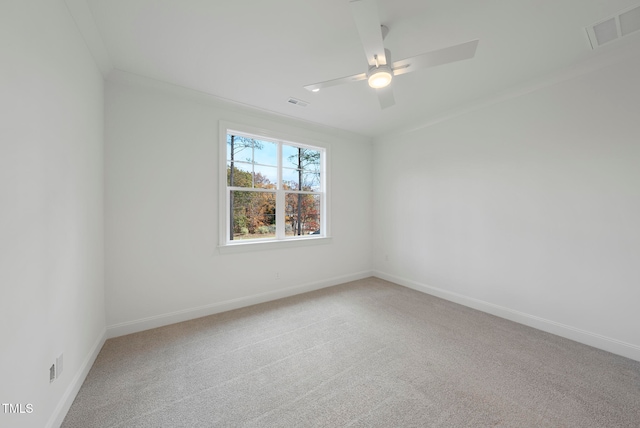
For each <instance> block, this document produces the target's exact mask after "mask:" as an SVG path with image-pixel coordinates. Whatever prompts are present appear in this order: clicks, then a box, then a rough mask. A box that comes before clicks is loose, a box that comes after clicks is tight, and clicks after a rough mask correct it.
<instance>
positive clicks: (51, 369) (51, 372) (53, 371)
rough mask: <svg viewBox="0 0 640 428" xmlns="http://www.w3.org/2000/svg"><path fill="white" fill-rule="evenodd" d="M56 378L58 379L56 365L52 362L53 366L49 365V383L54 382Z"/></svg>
mask: <svg viewBox="0 0 640 428" xmlns="http://www.w3.org/2000/svg"><path fill="white" fill-rule="evenodd" d="M54 380H56V365H55V364H51V367H49V383H51V382H53V381H54Z"/></svg>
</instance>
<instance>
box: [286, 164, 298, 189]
mask: <svg viewBox="0 0 640 428" xmlns="http://www.w3.org/2000/svg"><path fill="white" fill-rule="evenodd" d="M299 182H300V171H298V170H297V169H290V168H283V169H282V183H283V185H284V189H285V190H287V189H289V190H302V189H301V188H298V183H299Z"/></svg>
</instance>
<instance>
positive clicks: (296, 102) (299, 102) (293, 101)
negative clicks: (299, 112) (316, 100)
mask: <svg viewBox="0 0 640 428" xmlns="http://www.w3.org/2000/svg"><path fill="white" fill-rule="evenodd" d="M287 102H288V103H290V104H294V105H297V106H300V107H306V106H308V105H309V103H308V102H306V101H302V100H299V99H297V98H289V100H288V101H287Z"/></svg>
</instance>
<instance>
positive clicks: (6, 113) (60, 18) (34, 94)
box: [0, 0, 105, 427]
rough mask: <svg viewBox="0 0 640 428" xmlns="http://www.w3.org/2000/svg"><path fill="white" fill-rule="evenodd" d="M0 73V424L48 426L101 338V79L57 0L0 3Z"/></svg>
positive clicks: (70, 395)
mask: <svg viewBox="0 0 640 428" xmlns="http://www.w3.org/2000/svg"><path fill="white" fill-rule="evenodd" d="M0 63H1V65H0V125H1V126H0V402H1V403H7V404H9V403H10V404H22V405H23V406H24V405H26V404H31V405H32V409H33V412H32V413H30V414H17V415H16V414H5V412H4V407H2V408H0V426H3V427H8V426H11V427H44V426H54V425H57V424H58V423H59V422H61V420H60V419H59V417H63V416H64V414H65V413H66V410H67V408H68V406H69V405H70V404H71V401H70V400H72V399H73V397H74V396H75V391H76V390H77V388H79V386H80V385H79V383H78V380H79V381H80V382H82V380H84V376H83V373H84V371H85V369H87V368H88V367H87V364H88V365H90V363H91V358H92V356H93V355H95V352H96V350H97V349H99V347H100V345H101V343H102V342H101V340H104V339H103V338H104V336H105V311H104V288H103V276H104V274H103V205H102V200H103V154H102V149H103V105H104V103H103V79H102V76H101V74H100V73H99V71H98V69H97V67H96V65H95V63H94V61H93V59H92V58H91V56H90V54H89V52H88V51H87V49H86V46H85V44H84V42H83V41H82V38H81V37H80V35H79V34H78V32H77V29H76V27H75V24H74V23H73V21H72V19H71V18H70V16H69V14H68V12H67V9H66V7H65V6H64V2H62V1H58V0H56V1H42V0H4V1H2V2H1V3H0ZM61 353H64V371H63V372H62V374H61V376H60V377H59V378H58V379H57V380H55V381H54V382H53V383H51V384H50V383H49V370H48V369H49V367H50V366H51V364H53V363H54V362H55V359H56V357H57V356H59V355H60V354H61ZM23 409H24V407H23Z"/></svg>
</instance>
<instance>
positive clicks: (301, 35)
mask: <svg viewBox="0 0 640 428" xmlns="http://www.w3.org/2000/svg"><path fill="white" fill-rule="evenodd" d="M66 1H67V4H68V5H69V6H70V9H74V6H73V3H76V5H77V4H78V2H79V1H84V0H66ZM377 1H378V9H379V13H380V18H381V21H382V23H383V24H385V25H387V26H388V27H389V29H390V32H389V34H388V36H387V38H386V39H385V46H386V48H388V49H389V50H390V51H391V54H392V57H393V60H394V61H395V60H400V59H403V58H406V57H409V56H414V55H418V54H421V53H423V52H427V51H431V50H435V49H440V48H444V47H447V46H450V45H454V44H458V43H462V42H466V41H470V40H474V39H479V40H480V44H479V46H478V50H477V52H476V56H475V58H474V59H471V60H465V61H461V62H457V63H452V64H447V65H444V66H440V67H436V68H431V69H425V70H420V71H416V72H414V73H409V74H405V75H402V76H397V77H396V78H395V79H394V81H393V90H394V93H395V100H396V105H395V106H393V107H390V108H388V109H385V110H381V109H380V107H379V104H378V100H377V97H376V94H375V92H374V90H373V89H371V88H369V87H368V86H367V83H366V81H360V82H356V83H351V84H347V85H341V86H335V87H331V88H326V89H323V90H322V91H320V92H318V93H311V92H309V91H307V90H305V89H304V88H303V86H304V85H307V84H311V83H316V82H320V81H324V80H330V79H334V78H338V77H343V76H348V75H352V74H357V73H362V72H365V71H366V69H367V60H366V58H365V55H364V51H363V48H362V45H361V43H360V40H359V37H358V32H357V30H356V27H355V24H354V22H353V18H352V16H351V13H350V9H349V5H348V0H268V1H266V0H235V1H231V0H86V2H87V4H88V6H89V9H88V10H90V12H91V13H90V14H87V15H88V16H89V17H90V16H93V22H92V23H91V25H93V27H94V29H95V28H97V33H98V34H99V36H100V37H98V38H97V39H98V40H99V39H100V38H101V39H102V43H103V45H104V47H105V48H106V55H108V59H109V61H110V63H111V64H112V66H113V68H115V69H116V70H120V71H125V72H129V73H134V74H137V75H142V76H146V77H150V78H153V79H157V80H160V81H164V82H168V83H171V84H175V85H180V86H184V87H187V88H190V89H194V90H197V91H201V92H204V93H207V94H211V95H214V96H217V97H220V98H223V99H228V100H232V101H235V102H239V103H242V104H247V105H250V106H254V107H257V108H260V109H264V110H268V111H272V112H276V113H278V114H283V115H287V116H291V117H295V118H299V119H303V120H308V121H311V122H315V123H319V124H323V125H327V126H330V127H334V128H340V129H345V130H349V131H352V132H356V133H359V134H362V135H366V136H377V135H381V134H386V133H389V132H391V131H393V130H397V129H401V128H406V127H411V126H417V125H419V124H420V123H424V122H429V121H430V120H433V119H434V118H437V117H439V116H442V115H443V114H446V113H447V112H451V111H455V110H456V109H461V108H465V106H468V105H470V104H473V103H477V102H478V101H479V100H483V99H487V98H489V97H491V96H493V94H504V93H505V92H507V91H510V90H517V89H518V88H521V87H523V86H524V85H527V84H528V82H531V81H534V80H536V79H538V80H539V79H542V78H547V77H549V76H553V75H554V74H557V73H561V72H562V71H563V70H566V69H568V68H570V67H573V66H576V64H579V63H581V62H584V61H588V60H593V58H595V57H598V56H601V55H603V53H606V52H607V51H611V50H613V49H617V48H619V47H621V46H627V47H628V46H629V45H630V44H633V45H635V46H640V37H638V36H639V35H640V31H639V32H637V33H636V34H633V35H631V36H628V37H627V38H625V39H621V40H620V41H616V42H612V43H610V44H609V45H605V46H603V47H601V48H598V49H596V50H592V49H591V47H590V44H589V40H588V37H587V34H586V32H585V27H586V26H588V25H590V24H594V23H596V22H597V21H599V20H601V19H603V18H606V17H609V16H611V15H613V14H615V13H616V12H619V11H620V10H623V9H626V8H629V7H631V6H633V5H636V4H638V0H485V1H478V0H458V1H451V0H377ZM85 8H86V5H85ZM75 9H76V11H77V10H78V8H77V7H75ZM88 10H87V11H88ZM72 13H73V10H72ZM74 18H75V19H76V21H78V20H79V18H78V13H74ZM85 18H86V17H85ZM86 24H87V23H86V21H85V22H84V26H85V27H86V26H87V25H86ZM79 27H80V28H81V30H82V29H83V28H82V27H83V24H82V23H79ZM83 34H84V35H85V39H87V40H88V44H91V42H90V41H89V39H91V37H87V32H86V31H83ZM94 39H95V37H94ZM94 45H95V40H94ZM90 47H91V46H90ZM93 50H94V52H95V49H93ZM103 51H104V49H103ZM94 55H95V53H94ZM289 97H294V98H298V99H301V100H304V101H307V102H309V106H307V107H300V106H296V105H292V104H290V103H288V102H287V100H288V99H289Z"/></svg>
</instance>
